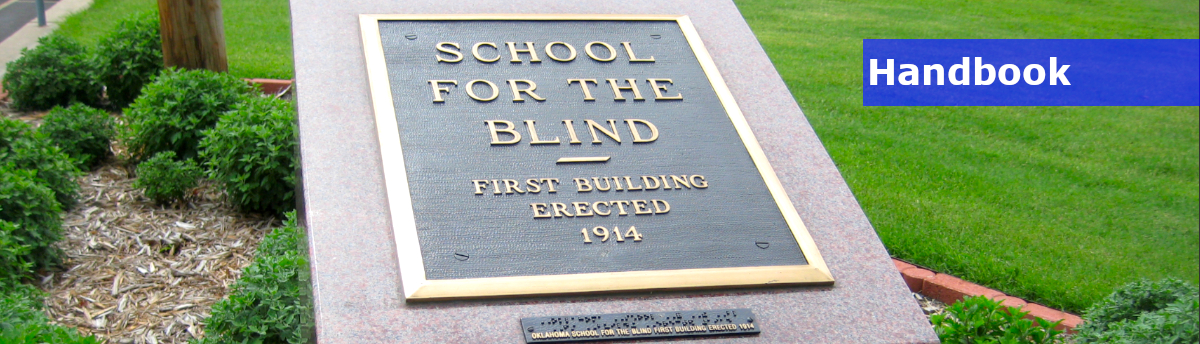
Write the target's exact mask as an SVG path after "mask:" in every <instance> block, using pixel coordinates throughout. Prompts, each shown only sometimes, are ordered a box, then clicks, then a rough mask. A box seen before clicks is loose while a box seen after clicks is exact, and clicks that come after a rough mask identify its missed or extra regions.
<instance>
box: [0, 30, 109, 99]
mask: <svg viewBox="0 0 1200 344" xmlns="http://www.w3.org/2000/svg"><path fill="white" fill-rule="evenodd" d="M7 68H8V74H6V75H4V89H5V90H8V92H9V93H10V95H11V96H12V99H13V107H16V108H17V109H19V110H45V109H49V108H51V107H53V106H55V105H61V106H66V105H70V104H71V103H74V102H81V103H84V104H89V105H99V104H100V94H101V91H102V87H101V86H100V83H99V82H97V81H96V69H97V66H96V62H95V59H94V58H93V57H92V54H91V53H90V52H89V51H88V49H87V48H86V47H84V46H83V45H80V44H79V43H78V42H76V41H75V40H74V39H71V38H70V37H66V36H61V35H50V36H46V37H42V38H41V39H38V46H37V47H35V48H33V49H22V50H21V57H20V58H18V59H17V60H15V61H12V62H9V63H8V65H7Z"/></svg>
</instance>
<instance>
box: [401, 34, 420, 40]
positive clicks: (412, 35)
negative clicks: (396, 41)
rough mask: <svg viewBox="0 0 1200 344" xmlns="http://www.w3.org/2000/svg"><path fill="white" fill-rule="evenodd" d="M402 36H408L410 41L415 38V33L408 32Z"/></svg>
mask: <svg viewBox="0 0 1200 344" xmlns="http://www.w3.org/2000/svg"><path fill="white" fill-rule="evenodd" d="M404 38H408V40H410V41H411V40H414V39H417V35H414V34H411V33H410V34H407V35H404Z"/></svg>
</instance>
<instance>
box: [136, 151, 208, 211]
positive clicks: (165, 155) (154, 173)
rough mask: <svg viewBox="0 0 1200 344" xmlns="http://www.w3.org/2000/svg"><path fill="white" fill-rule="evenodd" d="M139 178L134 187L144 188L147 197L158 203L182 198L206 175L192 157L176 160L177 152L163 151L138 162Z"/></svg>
mask: <svg viewBox="0 0 1200 344" xmlns="http://www.w3.org/2000/svg"><path fill="white" fill-rule="evenodd" d="M137 174H138V179H137V180H135V181H134V182H133V187H135V188H139V189H142V192H144V193H145V194H146V197H150V199H152V200H154V202H157V203H160V204H162V203H170V202H173V201H176V200H182V199H183V196H184V195H185V194H186V193H187V191H188V190H191V189H192V188H195V187H196V184H197V180H199V179H200V178H201V177H203V176H204V173H203V172H202V171H200V167H199V166H197V165H196V162H194V161H192V160H191V159H187V160H184V161H175V152H162V153H158V154H157V155H155V156H154V157H153V158H150V160H146V161H145V162H143V163H141V164H138V167H137Z"/></svg>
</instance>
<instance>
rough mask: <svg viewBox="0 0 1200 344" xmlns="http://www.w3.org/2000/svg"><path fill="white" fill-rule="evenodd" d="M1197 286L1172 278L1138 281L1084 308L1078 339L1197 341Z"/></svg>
mask: <svg viewBox="0 0 1200 344" xmlns="http://www.w3.org/2000/svg"><path fill="white" fill-rule="evenodd" d="M1197 294H1200V289H1197V288H1196V286H1193V285H1189V284H1187V283H1185V282H1183V281H1180V280H1176V279H1165V280H1162V281H1159V282H1150V281H1145V280H1143V281H1138V282H1134V283H1130V284H1128V285H1125V286H1124V287H1121V288H1120V289H1117V291H1115V292H1113V293H1112V295H1109V296H1108V297H1107V298H1105V299H1104V300H1101V301H1100V302H1097V303H1096V304H1095V305H1092V307H1090V308H1088V310H1087V311H1085V312H1084V315H1083V319H1084V322H1083V324H1082V325H1081V326H1079V327H1078V328H1077V330H1078V331H1079V333H1078V334H1077V335H1076V336H1075V338H1076V340H1077V341H1078V342H1079V343H1196V342H1200V329H1198V328H1197V326H1200V325H1197V322H1198V321H1200V310H1198V308H1197V307H1200V303H1198V302H1200V301H1198V300H1197V298H1198V297H1200V296H1197Z"/></svg>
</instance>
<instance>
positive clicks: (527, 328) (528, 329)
mask: <svg viewBox="0 0 1200 344" xmlns="http://www.w3.org/2000/svg"><path fill="white" fill-rule="evenodd" d="M525 330H526V331H529V332H533V326H530V327H526V328H525Z"/></svg>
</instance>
